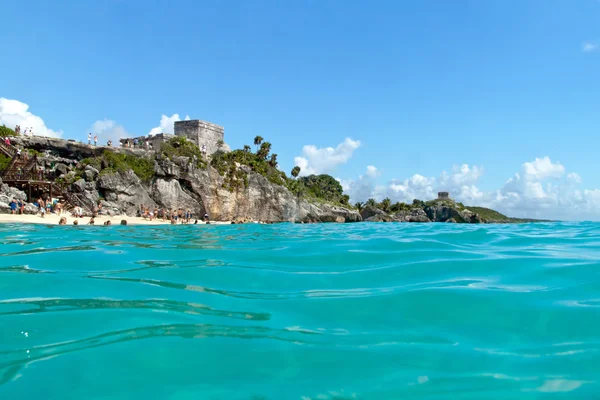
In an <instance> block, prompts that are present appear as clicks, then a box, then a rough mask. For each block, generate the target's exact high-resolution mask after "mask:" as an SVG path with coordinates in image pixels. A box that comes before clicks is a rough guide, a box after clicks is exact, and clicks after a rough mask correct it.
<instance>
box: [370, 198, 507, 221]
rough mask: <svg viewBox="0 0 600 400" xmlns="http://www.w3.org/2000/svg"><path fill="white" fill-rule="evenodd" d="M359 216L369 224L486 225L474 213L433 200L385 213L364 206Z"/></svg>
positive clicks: (447, 201) (443, 201) (446, 202)
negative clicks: (450, 223) (443, 223)
mask: <svg viewBox="0 0 600 400" xmlns="http://www.w3.org/2000/svg"><path fill="white" fill-rule="evenodd" d="M360 214H361V216H362V218H363V220H365V221H371V222H455V223H477V224H478V223H486V222H496V221H487V220H486V219H484V218H482V217H481V216H480V215H478V214H477V213H475V212H472V211H470V210H469V209H468V208H466V207H464V206H462V205H461V204H460V203H455V202H454V201H451V200H433V201H429V202H427V203H424V202H419V201H417V202H416V203H415V204H414V205H411V206H409V207H407V208H406V209H403V210H398V211H396V212H390V213H386V212H385V211H383V210H381V209H378V208H376V207H373V206H366V207H364V208H363V209H362V210H361V211H360Z"/></svg>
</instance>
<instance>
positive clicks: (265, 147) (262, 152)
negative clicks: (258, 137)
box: [256, 142, 271, 160]
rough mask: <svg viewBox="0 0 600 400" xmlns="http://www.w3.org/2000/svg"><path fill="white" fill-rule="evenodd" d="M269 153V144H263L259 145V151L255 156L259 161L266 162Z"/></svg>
mask: <svg viewBox="0 0 600 400" xmlns="http://www.w3.org/2000/svg"><path fill="white" fill-rule="evenodd" d="M270 152H271V143H269V142H263V143H262V144H261V145H260V149H259V150H258V152H257V153H256V155H257V156H259V157H260V158H261V159H263V160H266V159H267V157H268V156H269V153H270Z"/></svg>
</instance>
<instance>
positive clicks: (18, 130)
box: [15, 125, 33, 137]
mask: <svg viewBox="0 0 600 400" xmlns="http://www.w3.org/2000/svg"><path fill="white" fill-rule="evenodd" d="M15 133H16V134H17V135H20V134H21V125H17V126H15ZM23 136H29V137H32V136H33V128H25V132H23Z"/></svg>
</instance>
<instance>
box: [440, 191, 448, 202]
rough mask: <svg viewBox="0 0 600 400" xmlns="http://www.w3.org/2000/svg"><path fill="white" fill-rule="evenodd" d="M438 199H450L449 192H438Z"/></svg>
mask: <svg viewBox="0 0 600 400" xmlns="http://www.w3.org/2000/svg"><path fill="white" fill-rule="evenodd" d="M438 200H450V193H448V192H438Z"/></svg>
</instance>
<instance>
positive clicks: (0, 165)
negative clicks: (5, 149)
mask: <svg viewBox="0 0 600 400" xmlns="http://www.w3.org/2000/svg"><path fill="white" fill-rule="evenodd" d="M11 160H12V158H10V157H7V156H5V155H4V154H0V171H4V170H5V169H6V167H8V164H10V161H11Z"/></svg>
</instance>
